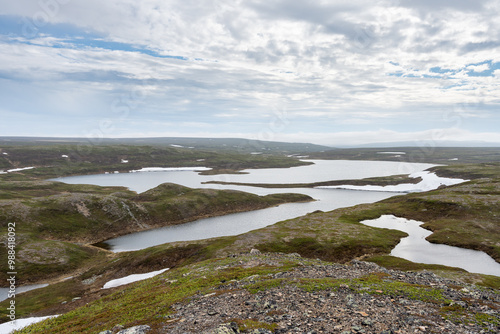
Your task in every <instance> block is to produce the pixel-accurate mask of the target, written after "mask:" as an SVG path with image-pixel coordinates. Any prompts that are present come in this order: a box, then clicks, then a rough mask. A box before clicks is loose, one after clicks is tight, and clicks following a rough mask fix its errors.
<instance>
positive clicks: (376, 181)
mask: <svg viewBox="0 0 500 334" xmlns="http://www.w3.org/2000/svg"><path fill="white" fill-rule="evenodd" d="M420 181H422V178H420V177H416V178H411V177H409V176H408V175H393V176H383V177H369V178H365V179H359V180H336V181H324V182H313V183H285V184H284V183H279V184H276V183H242V182H223V181H208V182H205V184H232V185H238V186H249V187H261V188H314V187H324V186H342V185H353V186H366V185H371V186H393V185H398V184H403V183H411V184H415V183H419V182H420Z"/></svg>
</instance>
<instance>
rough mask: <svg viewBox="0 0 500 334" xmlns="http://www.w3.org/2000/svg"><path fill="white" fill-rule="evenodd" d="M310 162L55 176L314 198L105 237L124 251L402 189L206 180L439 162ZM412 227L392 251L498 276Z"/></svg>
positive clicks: (391, 171)
mask: <svg viewBox="0 0 500 334" xmlns="http://www.w3.org/2000/svg"><path fill="white" fill-rule="evenodd" d="M309 161H312V162H314V165H309V166H301V167H293V168H286V169H281V168H280V169H275V168H269V169H257V170H246V171H245V172H248V174H238V175H232V174H231V175H230V174H226V175H199V174H198V173H196V172H192V171H168V172H140V173H121V174H101V175H88V176H74V177H66V178H59V179H55V180H56V181H62V182H66V183H73V184H78V183H83V184H94V185H100V186H125V187H128V188H129V189H130V190H133V191H136V192H138V193H140V192H143V191H146V190H148V189H151V188H154V187H156V186H158V185H159V184H162V183H165V182H172V183H177V184H181V185H184V186H187V187H191V188H215V189H235V190H242V191H247V192H251V193H254V194H258V195H266V194H271V193H280V192H296V193H302V194H307V195H309V196H311V197H312V198H314V199H315V201H314V202H309V203H293V204H283V205H280V206H277V207H272V208H267V209H263V210H257V211H251V212H243V213H236V214H231V215H226V216H222V217H214V218H208V219H200V220H198V221H194V222H191V223H187V224H183V225H179V226H172V227H165V228H160V229H155V230H151V231H144V232H139V233H134V234H130V235H127V236H123V237H119V238H115V239H111V240H108V241H107V243H108V244H109V245H110V247H111V250H112V251H115V252H121V251H130V250H139V249H144V248H147V247H151V246H154V245H159V244H163V243H167V242H174V241H189V240H199V239H206V238H212V237H220V236H229V235H237V234H241V233H245V232H248V231H251V230H255V229H259V228H262V227H265V226H268V225H272V224H275V223H276V222H279V221H282V220H286V219H291V218H295V217H299V216H302V215H305V214H307V213H309V212H313V211H316V210H322V211H331V210H334V209H337V208H342V207H349V206H353V205H356V204H361V203H373V202H376V201H380V200H382V199H385V198H388V197H391V196H394V195H398V193H387V192H376V191H356V190H343V189H308V188H300V189H299V188H297V189H265V188H257V187H241V186H234V185H217V184H209V185H207V184H203V183H204V182H207V181H225V182H245V183H311V182H320V181H329V180H344V179H360V178H367V177H376V176H389V175H397V174H411V173H416V172H420V171H423V170H425V169H427V168H430V167H432V166H435V165H431V164H409V163H400V162H386V161H343V160H309ZM396 219H397V218H396ZM403 225H404V224H403ZM405 226H407V229H408V228H410V227H409V226H411V224H406V225H405ZM381 227H382V226H381ZM383 227H386V226H383ZM390 228H395V229H399V228H398V227H395V226H394V222H391V227H390ZM401 228H402V227H401ZM414 228H415V229H420V230H422V231H420V230H418V233H417V232H416V231H417V230H415V231H413V230H412V231H411V233H410V230H408V232H407V233H409V234H410V236H409V237H408V238H405V239H403V240H402V241H401V243H400V244H399V245H398V246H397V247H396V248H395V249H394V251H393V253H392V254H393V255H394V256H398V257H402V258H405V259H408V260H411V261H414V262H422V263H439V264H445V265H448V266H456V267H461V268H464V269H466V270H468V271H472V272H482V273H491V274H494V275H499V276H500V272H498V271H497V270H498V269H492V268H498V266H499V264H498V263H496V262H495V261H494V260H493V259H491V258H490V257H489V256H488V255H486V254H485V253H482V252H476V251H471V250H464V249H460V248H456V247H450V246H445V245H435V244H431V243H429V242H427V241H426V240H425V236H427V235H428V234H427V235H423V234H422V233H430V232H429V231H427V230H424V229H422V228H420V227H418V224H417V225H416V226H414ZM429 261H430V262H429ZM436 261H439V262H436ZM492 261H493V262H492ZM492 270H493V271H492Z"/></svg>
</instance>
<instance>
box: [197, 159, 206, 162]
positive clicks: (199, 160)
mask: <svg viewBox="0 0 500 334" xmlns="http://www.w3.org/2000/svg"><path fill="white" fill-rule="evenodd" d="M196 161H198V162H201V161H205V159H197V160H196Z"/></svg>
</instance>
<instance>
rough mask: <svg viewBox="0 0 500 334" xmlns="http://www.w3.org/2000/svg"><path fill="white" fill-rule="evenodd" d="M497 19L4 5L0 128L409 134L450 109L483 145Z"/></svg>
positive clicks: (378, 9)
mask: <svg viewBox="0 0 500 334" xmlns="http://www.w3.org/2000/svg"><path fill="white" fill-rule="evenodd" d="M44 4H45V5H44ZM47 4H52V7H51V6H49V7H47ZM498 14H500V6H498V4H497V3H496V2H495V1H476V2H470V1H444V0H435V1H427V0H424V1H406V0H402V1H396V0H380V1H368V0H353V1H349V2H347V1H321V0H312V1H307V2H297V1H292V0H279V1H272V2H269V1H267V2H266V1H263V0H251V1H229V0H219V1H205V2H199V1H198V2H196V1H194V0H184V1H180V0H177V1H168V2H165V1H160V0H148V1H140V2H137V1H132V0H120V1H118V0H109V1H106V2H102V1H97V0H88V1H78V2H75V1H66V0H53V1H40V2H33V1H14V2H12V1H11V2H8V3H6V4H5V5H4V6H2V8H1V9H0V15H1V16H0V22H2V24H0V99H1V100H2V103H3V106H2V108H3V110H5V111H8V113H9V114H10V115H12V113H14V114H15V113H18V114H19V115H24V114H26V115H32V116H33V119H38V117H39V118H43V115H46V116H47V117H54V118H52V119H53V120H55V119H57V122H59V124H63V123H64V121H65V120H68V121H67V122H66V123H65V125H64V126H63V128H61V129H59V130H58V131H59V133H61V134H63V132H64V134H65V135H67V134H68V133H71V134H74V135H78V134H81V133H82V132H87V131H89V130H88V129H89V128H91V129H95V128H97V129H99V124H100V123H101V121H102V120H103V119H112V120H114V123H115V127H114V130H113V132H112V133H110V135H122V133H123V135H125V136H126V134H127V133H132V132H133V133H147V132H148V129H149V132H151V133H158V132H161V131H160V130H159V129H158V127H157V126H155V125H154V124H155V123H158V124H169V126H172V127H174V128H175V127H176V126H175V124H178V128H179V129H182V131H184V132H185V133H197V130H196V128H199V127H200V126H203V127H206V128H210V129H212V130H213V131H214V135H215V134H216V133H224V132H225V131H226V130H225V129H226V128H231V129H234V132H235V133H240V134H241V135H244V134H245V133H246V134H247V135H253V134H255V133H260V132H262V131H264V132H265V131H268V129H269V128H270V127H272V126H270V124H272V123H271V122H273V120H274V122H275V123H276V121H275V120H276V119H278V120H280V118H279V117H280V116H279V115H280V113H281V115H283V114H286V120H287V122H288V123H287V126H286V127H285V128H284V129H283V131H281V133H283V134H284V135H285V134H286V135H290V136H292V134H293V133H300V132H301V131H302V132H307V133H308V134H312V133H315V132H318V133H324V134H327V133H328V131H331V132H334V133H337V132H339V133H364V134H366V135H367V137H366V138H372V139H375V138H376V137H371V135H370V133H371V132H370V131H373V129H382V130H384V131H395V132H396V133H399V132H405V131H406V132H408V133H409V134H411V135H414V136H417V134H419V133H421V131H426V129H433V128H446V127H449V126H450V124H446V123H447V122H446V121H444V120H443V114H444V110H453V109H454V108H457V106H460V105H469V106H470V105H474V106H475V107H473V108H469V110H468V112H467V113H463V114H462V118H464V119H465V118H467V119H472V118H474V119H477V120H478V121H477V122H476V123H474V124H472V123H471V122H465V123H463V124H461V125H460V126H461V127H463V130H466V131H472V130H474V131H478V133H479V132H480V133H483V132H485V130H484V129H490V127H491V124H492V120H496V118H495V116H494V115H495V114H494V112H493V111H494V110H496V109H497V108H498V104H499V99H498V96H499V93H500V92H499V85H498V84H497V83H496V81H495V80H494V79H495V78H496V77H497V76H498V73H497V72H498V69H499V66H500V59H499V58H500V56H499V55H500V52H499V51H500V43H499V42H498V41H499V39H498V36H499V33H500V23H498V22H497V21H498V20H497V17H498ZM472 116H474V117H472ZM72 117H82V120H83V121H80V122H74V119H73V118H72ZM85 117H86V118H85ZM28 118H29V117H28ZM480 120H483V121H480ZM8 122H10V123H8V124H9V125H8V126H7V128H8V129H10V130H8V131H9V133H10V134H15V133H17V132H21V131H26V130H25V129H23V128H22V127H21V126H19V125H18V124H19V121H16V120H15V117H12V118H10V119H9V120H8ZM53 122H54V121H53ZM47 123H50V122H47ZM190 125H191V126H192V129H191V128H190ZM25 126H28V125H26V123H25ZM33 126H35V125H33ZM47 126H48V128H47V133H57V129H55V128H54V126H50V124H49V125H47ZM481 128H482V129H483V130H481ZM49 129H50V130H49ZM55 131H56V132H55ZM179 131H180V130H179ZM488 131H489V130H488ZM28 132H29V131H28ZM463 134H464V135H465V133H463ZM325 138H326V137H325ZM332 138H334V137H332ZM352 140H354V141H356V138H355V136H353V137H352Z"/></svg>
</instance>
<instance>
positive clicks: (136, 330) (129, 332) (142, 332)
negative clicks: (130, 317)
mask: <svg viewBox="0 0 500 334" xmlns="http://www.w3.org/2000/svg"><path fill="white" fill-rule="evenodd" d="M150 330H151V327H149V326H148V325H141V326H134V327H130V328H126V329H123V330H121V331H119V332H118V334H146V333H147V332H149V331H150Z"/></svg>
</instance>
